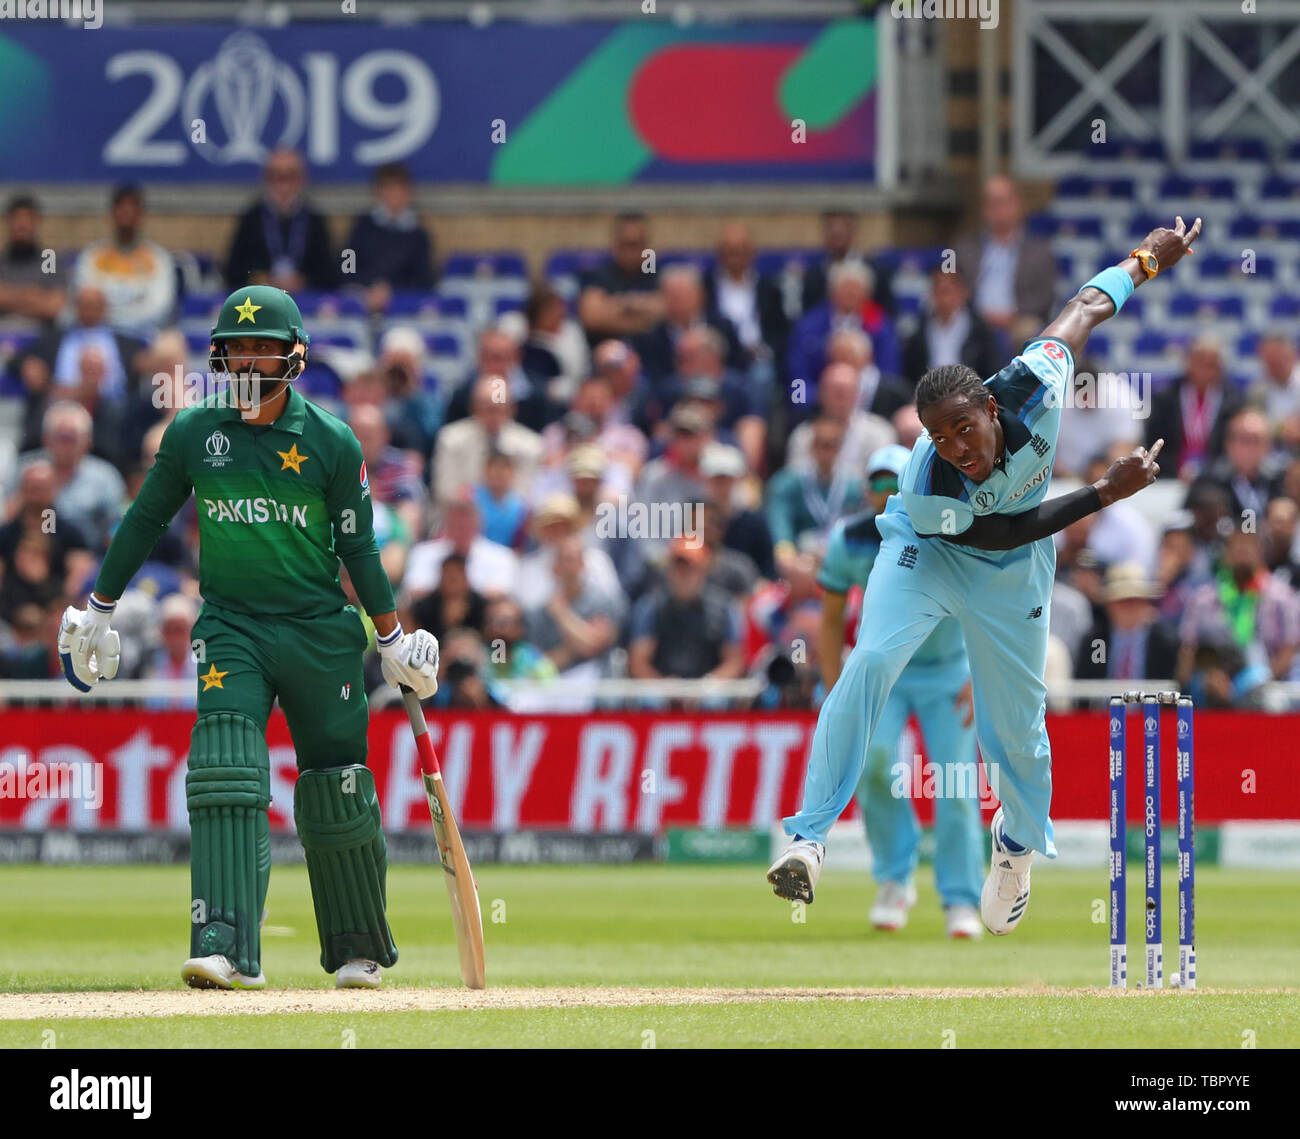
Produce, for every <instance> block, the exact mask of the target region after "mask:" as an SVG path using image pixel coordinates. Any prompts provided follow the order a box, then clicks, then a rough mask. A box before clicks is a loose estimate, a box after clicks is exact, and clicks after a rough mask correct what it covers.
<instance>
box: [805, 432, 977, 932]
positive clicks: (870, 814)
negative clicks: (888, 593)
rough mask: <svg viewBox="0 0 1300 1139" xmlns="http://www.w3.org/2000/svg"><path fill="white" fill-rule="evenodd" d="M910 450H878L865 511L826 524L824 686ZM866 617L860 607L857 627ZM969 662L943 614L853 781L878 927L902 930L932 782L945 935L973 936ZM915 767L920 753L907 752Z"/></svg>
mask: <svg viewBox="0 0 1300 1139" xmlns="http://www.w3.org/2000/svg"><path fill="white" fill-rule="evenodd" d="M907 459H908V450H907V448H906V447H900V446H898V445H896V444H895V445H894V446H890V447H881V448H880V450H878V451H876V452H875V453H874V454H872V456H871V458H870V460H869V461H868V463H867V501H868V503H869V504H870V506H871V509H870V510H867V511H864V512H863V513H861V514H855V515H852V516H851V517H849V518H845V519H842V520H841V521H839V522H837V523H836V524H835V525H834V527H833V528H832V529H831V535H830V540H829V541H828V543H827V546H826V557H825V558H824V559H823V561H822V567H821V571H820V573H819V574H818V577H817V583H818V584H819V585H820V586H821V587H822V589H823V590H824V591H825V592H824V594H823V598H822V628H821V645H820V647H819V648H820V651H819V652H818V659H819V660H820V661H821V668H822V681H823V683H824V684H825V686H826V691H827V692H830V690H831V689H832V688H833V687H834V686H835V681H836V680H837V679H839V675H840V667H841V660H842V656H843V652H842V650H843V645H844V618H845V608H846V603H847V601H848V593H849V590H850V589H851V588H852V587H853V586H854V585H858V586H865V585H866V583H867V578H868V576H869V575H870V573H871V567H872V565H874V564H875V560H876V555H877V554H879V552H880V531H879V529H877V527H876V519H877V517H878V516H879V515H881V514H883V513H884V511H885V506H886V504H887V503H888V500H889V498H890V496H891V495H894V494H896V493H897V492H898V476H899V474H900V473H901V472H902V470H903V468H904V466H906V464H907ZM864 621H865V613H864V615H863V617H862V618H861V619H860V624H861V623H862V622H864ZM913 714H915V716H916V719H917V723H918V724H919V725H920V727H921V735H922V737H923V738H924V740H925V747H926V751H928V752H929V755H930V760H931V763H932V764H933V765H934V770H935V771H936V772H937V773H938V778H937V779H930V778H926V779H923V780H918V781H914V780H913V778H912V775H911V768H910V767H902V766H900V764H902V763H904V762H905V761H904V759H903V757H901V756H900V755H899V747H898V744H899V740H900V738H901V737H902V735H903V731H904V728H905V727H906V726H907V721H908V717H910V716H912V715H913ZM973 718H974V710H973V708H972V706H971V683H970V668H969V666H968V665H967V663H966V646H965V645H964V644H963V643H962V639H961V627H960V626H959V625H958V624H957V622H956V621H954V620H953V619H952V618H950V617H948V618H945V619H944V620H942V621H940V622H939V623H938V625H936V626H935V629H934V632H933V633H931V634H930V636H929V638H928V639H927V640H926V641H925V643H924V644H923V645H921V647H920V648H919V649H917V650H916V655H915V656H913V657H912V659H911V660H910V661H909V662H908V664H907V667H906V668H904V669H903V671H902V673H901V675H900V676H899V678H898V682H897V683H896V684H895V685H894V687H893V690H892V691H891V692H890V694H889V699H888V700H887V701H886V702H885V708H884V711H883V712H882V713H881V716H880V723H879V725H878V726H877V728H876V732H875V734H874V735H873V736H872V737H871V745H870V747H869V748H868V750H867V763H866V768H865V770H864V771H863V773H862V781H861V782H860V783H859V784H858V792H857V798H858V805H859V806H860V807H861V808H862V818H863V822H864V823H865V825H866V830H867V843H868V844H869V846H870V847H871V872H872V875H873V876H874V878H875V879H876V881H877V883H879V885H880V889H879V890H878V891H877V893H876V900H875V903H874V904H873V905H872V907H871V912H870V914H869V915H868V916H869V919H870V921H871V924H872V925H873V926H875V927H876V928H877V929H883V930H896V929H902V928H903V926H905V925H906V924H907V914H908V911H909V910H910V909H911V908H912V907H913V906H914V905H916V886H915V884H914V882H913V878H914V875H915V874H916V864H917V858H918V854H919V852H920V846H921V827H920V824H919V823H918V822H917V818H916V804H915V802H914V801H913V798H914V797H913V794H912V788H913V787H914V786H916V785H917V784H918V783H919V784H920V785H921V786H931V785H933V786H934V788H935V799H934V882H935V888H936V889H937V890H938V892H939V900H940V902H941V903H942V904H943V909H944V918H945V923H946V926H947V932H948V936H949V937H955V938H979V937H981V936H983V934H984V927H983V925H981V924H980V917H979V910H978V909H977V907H978V905H979V897H980V884H981V882H982V880H983V877H984V843H983V834H982V827H981V824H980V811H979V787H978V775H979V772H978V767H977V764H976V758H975V731H974V728H973V727H972V726H971V723H972V720H973ZM908 758H909V759H910V760H911V762H913V763H919V762H920V758H921V757H920V756H915V757H908Z"/></svg>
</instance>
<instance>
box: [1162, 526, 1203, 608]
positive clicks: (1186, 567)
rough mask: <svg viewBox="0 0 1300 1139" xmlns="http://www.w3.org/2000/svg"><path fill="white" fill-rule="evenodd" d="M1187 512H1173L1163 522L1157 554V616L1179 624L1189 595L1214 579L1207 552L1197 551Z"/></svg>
mask: <svg viewBox="0 0 1300 1139" xmlns="http://www.w3.org/2000/svg"><path fill="white" fill-rule="evenodd" d="M1194 528H1195V519H1194V518H1193V516H1192V512H1191V511H1190V510H1175V511H1174V512H1173V513H1172V514H1171V515H1170V516H1169V517H1168V518H1166V519H1165V521H1164V525H1163V527H1162V529H1161V533H1160V548H1159V550H1158V552H1157V554H1156V583H1157V585H1158V587H1159V590H1160V602H1159V611H1160V616H1161V617H1162V618H1164V619H1166V620H1169V621H1175V622H1177V621H1181V620H1182V617H1183V613H1184V611H1185V610H1186V609H1187V599H1188V598H1189V597H1190V596H1191V594H1192V592H1193V591H1194V590H1196V589H1198V588H1199V587H1200V586H1202V585H1204V584H1206V582H1209V581H1211V580H1212V579H1213V573H1214V566H1213V563H1212V561H1211V559H1210V556H1209V552H1208V550H1206V549H1205V548H1204V547H1198V546H1197V544H1196V535H1195V529H1194Z"/></svg>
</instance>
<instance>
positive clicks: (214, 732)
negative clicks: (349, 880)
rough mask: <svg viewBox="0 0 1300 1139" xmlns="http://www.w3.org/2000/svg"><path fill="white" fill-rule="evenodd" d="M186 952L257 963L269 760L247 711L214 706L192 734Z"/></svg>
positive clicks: (250, 970) (265, 879)
mask: <svg viewBox="0 0 1300 1139" xmlns="http://www.w3.org/2000/svg"><path fill="white" fill-rule="evenodd" d="M185 801H186V803H187V805H188V806H189V812H190V840H191V844H192V845H191V849H190V886H191V902H190V904H191V910H190V930H191V932H190V956H192V957H208V956H210V955H211V954H214V953H220V954H223V955H224V956H226V957H229V958H230V960H231V961H233V962H234V965H235V968H236V969H238V970H239V971H240V972H241V973H245V974H247V975H248V976H250V977H255V976H257V974H259V973H260V972H261V971H262V963H261V957H262V930H261V921H262V907H263V906H264V905H265V904H266V888H267V885H268V883H269V882H270V878H271V831H270V826H269V823H268V821H267V816H266V812H267V808H268V807H270V805H271V761H270V756H269V755H268V754H267V750H266V738H265V736H263V734H262V731H261V729H260V728H259V727H258V725H257V724H256V723H255V722H254V721H253V720H250V719H249V718H248V717H247V716H240V715H238V714H236V713H233V712H211V713H208V714H207V715H204V716H200V717H199V719H198V722H197V723H195V725H194V731H193V733H192V734H191V736H190V763H189V771H188V773H187V774H186V776H185Z"/></svg>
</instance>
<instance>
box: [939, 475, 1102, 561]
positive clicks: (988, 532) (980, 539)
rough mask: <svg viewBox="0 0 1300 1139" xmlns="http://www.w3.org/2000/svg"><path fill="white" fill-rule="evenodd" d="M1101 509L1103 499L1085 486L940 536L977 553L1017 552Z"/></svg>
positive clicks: (993, 515) (988, 517) (990, 515)
mask: <svg viewBox="0 0 1300 1139" xmlns="http://www.w3.org/2000/svg"><path fill="white" fill-rule="evenodd" d="M1100 509H1101V495H1100V494H1098V493H1097V488H1096V487H1095V486H1085V487H1082V488H1081V489H1079V490H1076V491H1072V492H1071V493H1069V494H1063V495H1061V497H1060V498H1053V499H1052V500H1051V501H1049V502H1044V503H1043V504H1042V505H1041V506H1035V507H1034V508H1033V509H1032V510H1026V511H1025V512H1024V513H1023V514H985V515H982V516H979V517H977V518H976V519H975V521H973V522H972V523H971V524H970V526H969V527H967V529H966V531H965V532H964V533H962V534H951V535H950V534H941V535H940V537H941V538H943V540H944V541H945V542H953V543H955V544H956V545H958V546H974V547H975V548H976V549H978V550H1014V549H1015V548H1016V547H1017V546H1027V545H1029V543H1030V542H1037V541H1038V539H1039V538H1046V537H1049V536H1050V535H1052V534H1055V533H1057V532H1058V531H1061V530H1064V529H1065V528H1066V527H1067V526H1069V525H1070V524H1071V523H1072V522H1078V521H1079V519H1080V518H1086V517H1087V516H1088V515H1089V514H1095V513H1097V511H1098V510H1100Z"/></svg>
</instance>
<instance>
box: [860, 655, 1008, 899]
mask: <svg viewBox="0 0 1300 1139" xmlns="http://www.w3.org/2000/svg"><path fill="white" fill-rule="evenodd" d="M965 673H966V670H965V662H964V661H962V662H961V667H960V668H959V669H956V670H954V669H952V668H947V669H943V670H941V671H940V670H931V669H921V668H916V667H915V666H913V667H910V668H907V669H904V671H903V675H902V676H901V677H899V680H898V683H897V684H896V685H894V690H893V691H892V692H891V693H890V694H889V699H888V700H886V701H885V708H884V711H883V712H882V713H881V716H880V723H879V724H877V725H876V734H875V735H874V736H873V737H872V740H871V746H870V747H869V748H868V749H867V763H866V768H865V770H864V771H863V773H862V780H861V782H860V783H859V784H858V790H857V799H858V805H859V806H860V807H861V808H862V816H863V821H864V822H865V824H866V828H867V843H868V844H869V845H870V847H871V859H872V874H873V876H874V877H875V879H876V881H877V882H910V881H911V879H912V876H913V874H914V873H915V872H916V864H917V859H918V855H919V851H920V845H921V826H920V823H919V822H918V821H917V818H916V798H917V797H918V796H920V795H923V796H926V797H929V796H930V795H931V794H933V799H932V802H933V803H934V843H935V846H934V882H935V888H936V889H937V890H938V892H939V898H940V900H941V901H942V903H943V905H945V906H956V905H968V906H975V905H978V904H979V896H980V887H981V886H982V885H983V880H984V850H985V839H984V826H983V822H982V820H981V818H980V808H979V782H978V779H979V772H978V765H977V763H976V758H975V729H974V727H973V726H971V727H966V726H964V725H963V724H962V712H961V711H960V710H959V709H958V708H957V707H956V702H957V697H958V696H959V695H960V693H961V690H962V687H963V686H964V684H965V681H966V675H965ZM911 715H915V716H916V718H917V722H918V723H919V724H920V725H921V735H922V738H923V739H924V740H925V750H926V752H927V753H928V755H929V758H930V763H929V765H927V766H926V767H925V768H924V769H922V768H921V767H920V763H921V757H920V756H919V755H917V756H912V755H904V754H903V752H902V750H901V749H900V747H899V746H898V745H899V738H900V737H901V736H902V735H903V732H904V729H905V728H906V726H907V719H908V717H909V716H911ZM909 739H910V737H909Z"/></svg>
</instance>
